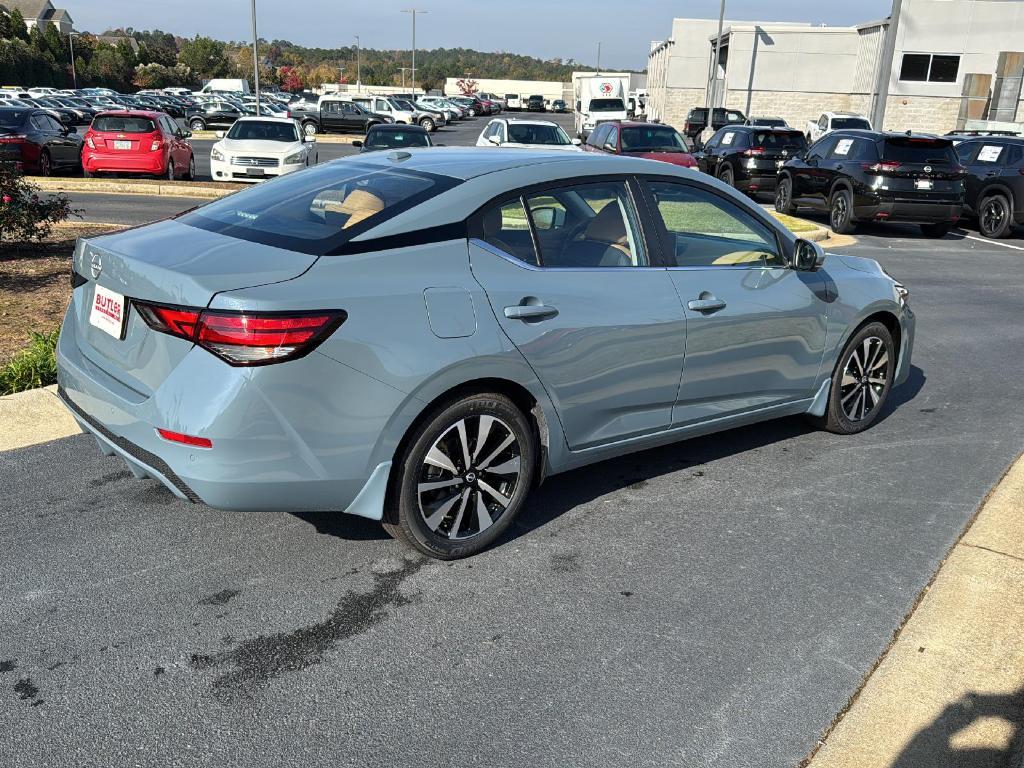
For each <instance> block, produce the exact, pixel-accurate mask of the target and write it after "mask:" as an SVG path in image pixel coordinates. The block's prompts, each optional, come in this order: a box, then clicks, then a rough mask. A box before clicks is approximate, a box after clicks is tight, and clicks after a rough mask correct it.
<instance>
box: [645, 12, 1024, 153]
mask: <svg viewBox="0 0 1024 768" xmlns="http://www.w3.org/2000/svg"><path fill="white" fill-rule="evenodd" d="M889 26H890V25H889V20H888V19H884V20H881V21H868V22H866V23H864V24H861V25H858V26H853V27H826V26H812V25H810V24H805V23H778V22H757V21H726V22H725V23H724V26H723V30H722V36H721V40H720V45H719V56H718V61H717V63H716V62H715V60H714V59H715V44H716V41H718V20H717V19H714V20H709V19H674V20H673V22H672V33H671V35H670V36H669V38H668V39H666V40H665V41H662V42H656V43H653V44H652V46H651V51H650V54H649V57H648V110H647V111H648V116H649V117H651V118H654V119H659V120H662V121H664V122H667V123H670V124H673V125H681V124H682V122H683V121H684V120H685V118H686V114H687V112H688V111H689V110H690V109H691V108H692V107H696V106H704V105H705V103H706V102H707V100H708V97H709V96H710V100H711V102H712V103H713V104H715V105H724V106H727V107H730V108H736V109H740V110H742V111H743V112H745V113H746V114H748V115H773V116H780V117H783V118H785V119H786V121H787V122H788V123H789V124H790V125H792V126H795V127H799V128H801V129H803V128H804V126H805V125H806V123H807V121H808V120H814V119H817V117H818V116H819V115H820V114H821V113H822V112H824V111H850V112H857V113H860V114H864V115H870V114H871V111H872V107H873V104H874V99H875V97H874V92H875V84H876V82H877V77H878V71H879V64H880V61H881V57H882V51H883V48H884V44H885V39H886V36H887V34H888V32H889ZM1022 49H1024V0H903V10H902V14H901V18H900V21H899V24H898V25H897V29H896V35H895V53H894V56H893V61H892V72H891V77H890V78H889V84H888V97H887V106H886V119H885V127H886V128H891V129H896V130H905V129H907V128H914V129H915V130H922V131H933V132H940V133H945V132H946V131H949V130H953V129H954V128H957V127H963V125H964V123H965V121H966V120H967V119H969V118H988V119H993V120H1002V121H1018V122H1024V101H1022V100H1021V76H1022V74H1024V55H1021V54H1017V52H1018V51H1021V50H1022ZM1015 54H1017V55H1015Z"/></svg>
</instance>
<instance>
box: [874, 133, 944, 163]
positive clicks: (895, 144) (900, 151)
mask: <svg viewBox="0 0 1024 768" xmlns="http://www.w3.org/2000/svg"><path fill="white" fill-rule="evenodd" d="M883 159H884V160H895V161H897V162H900V163H919V164H925V163H948V164H950V165H956V163H957V159H956V154H955V153H954V151H953V142H951V141H950V140H949V139H911V138H907V139H886V141H885V154H884V155H883Z"/></svg>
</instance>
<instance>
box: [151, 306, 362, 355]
mask: <svg viewBox="0 0 1024 768" xmlns="http://www.w3.org/2000/svg"><path fill="white" fill-rule="evenodd" d="M134 304H135V308H136V309H137V310H138V311H139V315H140V316H141V317H142V319H143V320H145V321H146V325H148V326H149V327H150V328H152V329H153V330H154V331H159V332H160V333H166V334H169V335H171V336H177V337H178V338H181V339H185V340H187V341H191V342H193V343H194V344H196V345H198V346H200V347H202V348H203V349H205V350H207V351H208V352H212V353H213V354H215V355H217V356H218V357H220V358H221V359H222V360H224V361H225V362H227V363H230V364H231V365H267V364H269V363H280V362H284V361H285V360H294V359H296V358H298V357H302V356H303V355H306V354H309V353H310V352H312V351H313V350H314V349H316V347H317V346H318V345H319V344H320V342H322V341H323V340H324V339H326V338H327V337H328V336H330V335H331V333H333V332H334V330H335V329H336V328H337V327H338V326H339V325H341V324H342V323H343V322H345V319H346V317H348V315H347V314H346V313H345V312H344V311H343V310H323V311H313V312H228V311H221V310H213V309H193V308H190V307H172V306H166V305H160V304H146V303H144V302H141V301H136V302H134Z"/></svg>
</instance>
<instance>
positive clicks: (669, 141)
mask: <svg viewBox="0 0 1024 768" xmlns="http://www.w3.org/2000/svg"><path fill="white" fill-rule="evenodd" d="M621 141H622V149H623V151H624V152H665V151H676V150H678V151H685V150H686V145H685V144H684V143H683V137H682V136H680V135H679V131H677V130H676V129H675V128H672V127H671V126H668V125H644V126H626V127H624V128H623V129H622V139H621Z"/></svg>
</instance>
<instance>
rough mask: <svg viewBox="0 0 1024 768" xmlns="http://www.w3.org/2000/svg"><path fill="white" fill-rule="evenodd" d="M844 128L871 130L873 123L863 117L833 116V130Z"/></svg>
mask: <svg viewBox="0 0 1024 768" xmlns="http://www.w3.org/2000/svg"><path fill="white" fill-rule="evenodd" d="M843 128H864V129H866V130H871V124H870V123H868V121H867V120H865V119H864V118H863V117H833V118H832V130H834V131H839V130H842V129H843Z"/></svg>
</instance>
